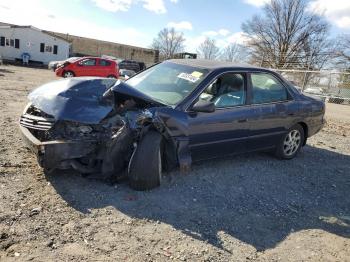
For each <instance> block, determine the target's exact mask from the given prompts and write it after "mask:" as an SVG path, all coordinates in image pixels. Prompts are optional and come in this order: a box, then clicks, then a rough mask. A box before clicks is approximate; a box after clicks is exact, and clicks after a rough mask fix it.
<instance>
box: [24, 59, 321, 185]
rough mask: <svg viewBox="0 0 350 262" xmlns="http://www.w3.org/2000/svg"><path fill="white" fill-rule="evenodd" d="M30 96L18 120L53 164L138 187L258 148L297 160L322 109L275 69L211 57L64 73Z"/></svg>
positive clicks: (44, 162) (46, 163)
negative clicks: (130, 69)
mask: <svg viewBox="0 0 350 262" xmlns="http://www.w3.org/2000/svg"><path fill="white" fill-rule="evenodd" d="M28 98H29V104H28V105H27V107H26V108H25V110H24V112H23V114H22V116H21V117H20V129H21V132H22V134H23V137H24V140H25V142H26V144H27V146H28V147H29V148H30V149H31V150H32V151H33V152H35V154H36V155H37V157H38V162H39V164H40V166H42V167H43V168H44V169H45V170H46V171H47V172H50V171H52V170H54V169H71V168H73V169H75V170H77V171H78V172H80V173H82V174H85V175H91V174H94V175H95V176H96V175H98V176H99V177H101V178H104V179H110V178H122V177H123V178H125V177H127V178H128V180H129V184H130V186H131V187H132V188H134V189H136V190H150V189H152V188H155V187H157V186H159V185H160V182H161V177H162V173H163V172H164V171H166V170H169V169H172V168H175V167H180V169H181V170H185V171H186V170H189V169H190V167H191V163H192V162H193V161H198V160H203V159H208V158H216V157H221V156H224V155H229V154H237V153H243V152H251V151H257V150H271V151H272V152H274V153H275V155H276V156H277V157H278V158H280V159H291V158H293V157H295V156H296V155H297V153H298V152H299V151H300V149H301V147H302V146H303V145H305V144H306V140H307V138H308V137H310V136H312V135H314V134H316V133H317V132H318V131H320V130H321V128H322V126H323V124H324V113H325V105H324V103H323V102H322V101H319V100H316V99H314V98H311V97H308V96H305V95H303V94H301V93H300V92H299V91H298V90H297V89H295V87H294V86H293V85H292V84H291V83H289V82H288V81H287V80H285V79H284V78H283V77H281V76H280V75H279V74H277V73H275V72H273V71H271V70H267V69H263V68H257V67H251V66H245V65H237V64H232V63H225V62H219V61H206V60H181V59H179V60H168V61H166V62H163V63H160V64H157V65H154V66H152V67H150V68H149V69H147V70H145V71H143V72H141V73H139V74H137V75H135V76H133V77H131V78H130V79H128V80H127V81H125V82H121V81H119V80H115V79H104V78H72V79H65V80H59V81H55V82H51V83H48V84H45V85H43V86H41V87H39V88H37V89H36V90H34V91H33V92H32V93H30V94H29V96H28Z"/></svg>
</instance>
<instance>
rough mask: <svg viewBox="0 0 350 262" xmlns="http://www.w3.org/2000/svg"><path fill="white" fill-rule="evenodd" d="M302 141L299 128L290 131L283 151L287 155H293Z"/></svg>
mask: <svg viewBox="0 0 350 262" xmlns="http://www.w3.org/2000/svg"><path fill="white" fill-rule="evenodd" d="M300 143H301V135H300V132H299V131H298V130H292V131H290V132H289V133H288V134H287V136H286V138H285V139H284V142H283V152H284V154H285V155H286V156H292V155H293V154H295V152H296V151H297V150H298V148H299V146H300Z"/></svg>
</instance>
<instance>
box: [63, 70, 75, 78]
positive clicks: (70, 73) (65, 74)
mask: <svg viewBox="0 0 350 262" xmlns="http://www.w3.org/2000/svg"><path fill="white" fill-rule="evenodd" d="M74 76H75V75H74V73H73V72H72V71H65V72H64V73H63V77H64V78H69V77H74Z"/></svg>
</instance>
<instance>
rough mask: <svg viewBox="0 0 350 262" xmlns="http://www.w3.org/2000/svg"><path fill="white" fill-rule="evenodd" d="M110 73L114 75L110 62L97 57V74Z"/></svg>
mask: <svg viewBox="0 0 350 262" xmlns="http://www.w3.org/2000/svg"><path fill="white" fill-rule="evenodd" d="M110 75H114V72H113V70H112V62H111V61H108V60H105V59H99V62H98V76H101V77H107V76H110Z"/></svg>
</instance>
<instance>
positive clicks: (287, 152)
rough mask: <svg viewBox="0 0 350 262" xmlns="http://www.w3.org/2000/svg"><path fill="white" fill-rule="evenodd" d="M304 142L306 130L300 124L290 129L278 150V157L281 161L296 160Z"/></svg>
mask: <svg viewBox="0 0 350 262" xmlns="http://www.w3.org/2000/svg"><path fill="white" fill-rule="evenodd" d="M303 141H304V129H303V128H302V126H300V125H299V124H297V125H295V126H293V127H292V128H290V129H289V130H288V132H287V134H286V135H284V136H283V138H282V139H281V141H280V142H279V144H278V145H277V148H276V156H277V157H278V158H280V159H292V158H294V157H295V156H296V155H297V154H298V152H299V151H300V148H301V147H302V145H303Z"/></svg>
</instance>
